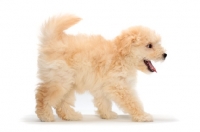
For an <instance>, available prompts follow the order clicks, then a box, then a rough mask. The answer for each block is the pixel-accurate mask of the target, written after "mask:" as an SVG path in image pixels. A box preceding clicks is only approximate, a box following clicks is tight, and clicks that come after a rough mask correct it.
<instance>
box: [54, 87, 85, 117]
mask: <svg viewBox="0 0 200 132" xmlns="http://www.w3.org/2000/svg"><path fill="white" fill-rule="evenodd" d="M74 102H75V92H74V90H71V91H69V92H68V93H67V94H66V95H65V96H64V98H63V99H62V101H61V102H60V103H59V104H58V105H57V107H56V113H57V114H58V116H59V117H60V118H61V119H63V120H70V121H77V120H81V119H82V115H81V113H78V112H76V111H75V110H74V109H73V108H72V107H71V106H74Z"/></svg>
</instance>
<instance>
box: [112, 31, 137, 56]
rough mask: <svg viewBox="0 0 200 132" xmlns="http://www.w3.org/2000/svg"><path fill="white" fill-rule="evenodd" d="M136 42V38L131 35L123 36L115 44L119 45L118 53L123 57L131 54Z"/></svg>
mask: <svg viewBox="0 0 200 132" xmlns="http://www.w3.org/2000/svg"><path fill="white" fill-rule="evenodd" d="M134 42H135V37H134V36H131V35H127V34H126V35H121V36H118V37H117V38H116V39H115V44H116V45H117V49H118V52H119V53H120V55H122V56H126V55H128V54H129V53H130V52H131V46H132V45H133V44H134Z"/></svg>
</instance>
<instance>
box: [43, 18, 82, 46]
mask: <svg viewBox="0 0 200 132" xmlns="http://www.w3.org/2000/svg"><path fill="white" fill-rule="evenodd" d="M80 20H81V18H79V17H77V16H74V15H69V14H66V15H60V16H55V17H52V18H50V19H49V20H48V21H47V22H46V23H45V24H44V25H43V26H42V29H41V33H42V35H41V37H40V40H41V42H42V43H45V42H48V41H52V40H55V39H59V38H60V37H61V35H62V34H63V31H64V30H65V29H68V28H69V27H71V26H73V25H74V24H76V23H77V22H79V21H80Z"/></svg>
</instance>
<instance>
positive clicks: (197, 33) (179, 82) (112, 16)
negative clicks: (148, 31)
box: [0, 0, 200, 132]
mask: <svg viewBox="0 0 200 132" xmlns="http://www.w3.org/2000/svg"><path fill="white" fill-rule="evenodd" d="M60 13H61V14H64V13H72V14H75V15H77V16H80V17H81V18H83V20H82V21H81V22H80V23H78V24H77V25H75V26H74V27H72V28H70V29H69V30H68V31H66V32H67V33H73V34H76V33H87V34H101V35H103V36H104V37H105V38H107V39H113V38H114V37H115V36H116V35H118V34H119V33H120V32H121V30H123V29H126V28H128V27H130V26H135V25H144V26H147V27H150V28H152V29H154V30H155V31H156V32H158V33H159V34H160V35H161V36H162V45H163V46H164V47H165V49H166V50H167V53H168V56H167V59H166V61H165V62H164V63H154V66H155V67H156V68H157V71H158V73H153V74H151V75H145V74H143V73H140V72H139V74H138V83H137V87H136V89H137V91H138V93H139V96H140V98H141V100H142V102H143V105H144V108H145V110H146V111H147V112H149V113H151V114H152V115H153V116H154V119H155V121H154V122H152V123H135V122H131V120H130V117H129V116H127V115H122V114H123V113H122V112H121V111H120V110H119V109H118V108H117V107H116V106H115V105H114V111H116V112H117V113H118V114H120V116H119V118H118V119H115V120H110V121H108V120H102V119H99V118H98V117H97V116H95V115H94V114H95V113H94V111H95V108H94V106H93V104H92V97H91V96H90V95H89V94H87V93H86V94H84V95H78V96H77V102H76V110H78V111H80V112H82V114H83V117H84V119H83V121H79V122H67V121H61V120H60V119H58V118H57V119H56V122H54V123H41V122H39V120H38V118H37V117H36V115H35V113H34V111H35V99H34V96H35V88H36V84H37V78H36V75H37V74H36V73H37V48H38V43H39V41H38V36H39V34H40V26H41V24H42V23H43V22H44V21H45V20H46V19H47V18H49V17H51V16H53V15H57V14H60ZM199 52H200V2H199V1H198V0H174V1H172V0H148V1H147V0H110V1H109V0H101V1H97V0H49V1H47V0H46V1H41V0H32V1H30V0H12V1H11V0H10V1H9V0H1V1H0V61H1V62H0V98H1V99H0V131H2V132H3V131H5V132H6V131H34V132H36V131H50V130H52V131H73V130H81V131H86V130H91V131H98V130H103V131H114V130H120V131H145V130H146V131H158V132H161V131H162V132H164V131H166V132H169V131H170V132H171V131H176V132H178V131H191V132H195V131H199V130H200V126H199V125H200V119H199V118H200V107H199V106H200V90H199V89H200V76H199V74H200V62H199V61H200V54H199Z"/></svg>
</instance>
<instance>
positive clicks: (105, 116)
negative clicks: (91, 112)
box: [99, 111, 117, 119]
mask: <svg viewBox="0 0 200 132" xmlns="http://www.w3.org/2000/svg"><path fill="white" fill-rule="evenodd" d="M99 114H100V117H101V118H102V119H116V118H117V113H115V112H113V111H110V112H108V113H99Z"/></svg>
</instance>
